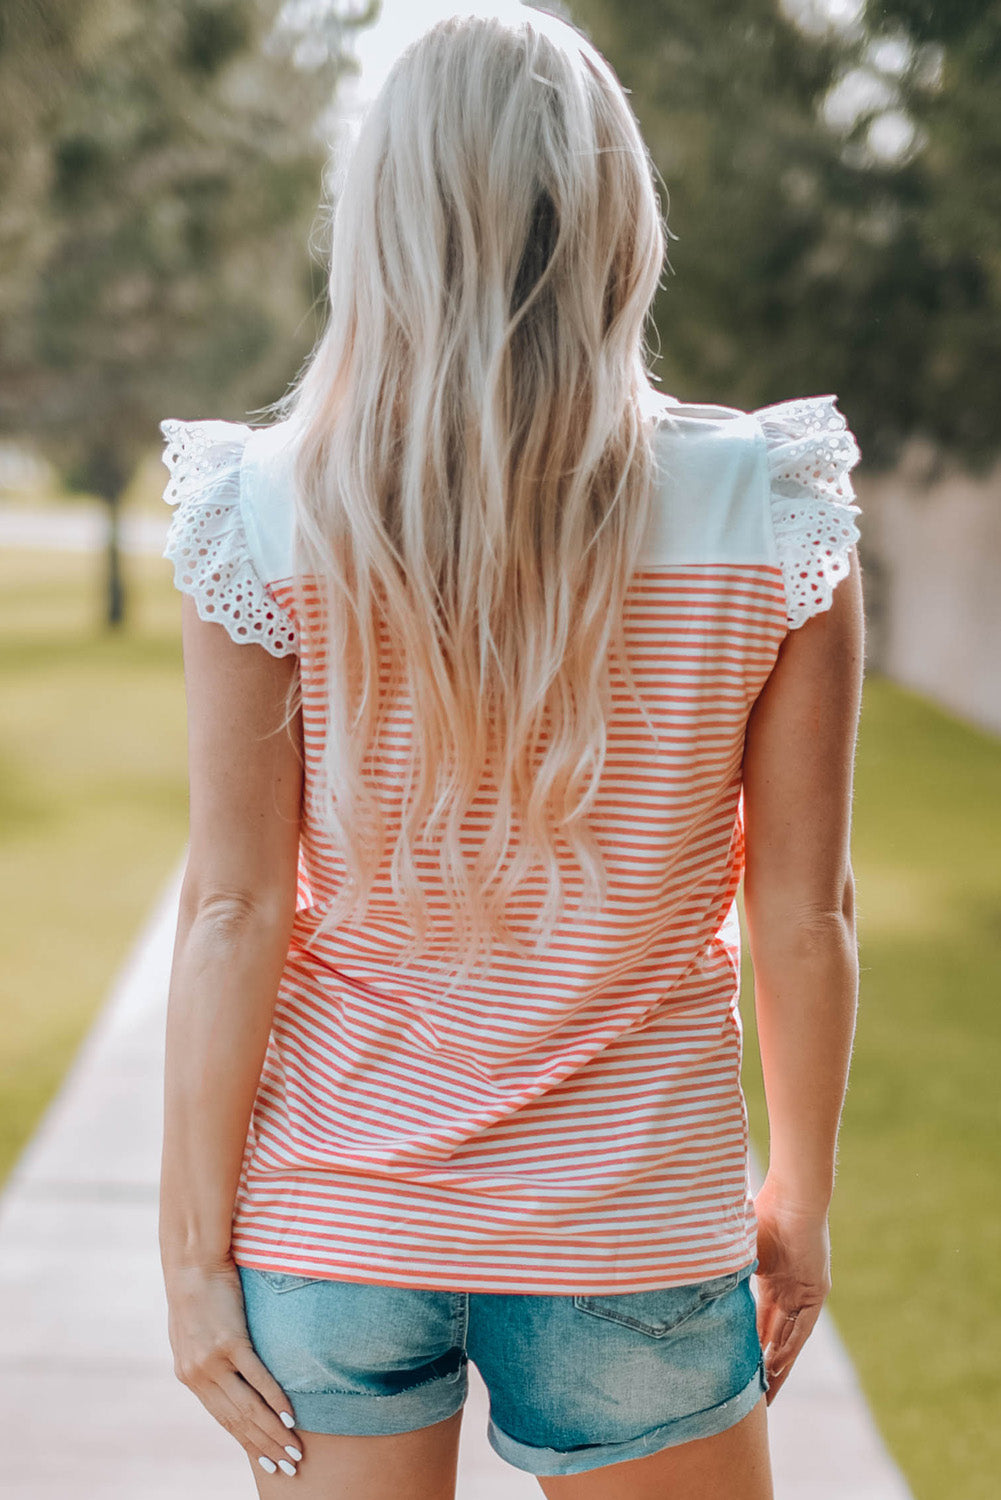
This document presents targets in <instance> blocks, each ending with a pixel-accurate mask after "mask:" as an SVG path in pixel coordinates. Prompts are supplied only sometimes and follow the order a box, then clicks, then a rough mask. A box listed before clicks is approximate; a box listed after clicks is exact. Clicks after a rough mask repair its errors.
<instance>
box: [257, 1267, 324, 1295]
mask: <svg viewBox="0 0 1001 1500" xmlns="http://www.w3.org/2000/svg"><path fill="white" fill-rule="evenodd" d="M255 1274H256V1275H258V1276H259V1277H260V1278H261V1280H262V1281H263V1282H265V1283H266V1284H267V1285H268V1286H269V1287H270V1288H271V1290H272V1291H273V1292H295V1291H298V1290H299V1288H300V1287H301V1286H314V1285H315V1284H316V1282H318V1281H323V1280H325V1279H326V1278H325V1277H323V1276H298V1275H296V1273H295V1272H293V1271H261V1270H256V1268H255Z"/></svg>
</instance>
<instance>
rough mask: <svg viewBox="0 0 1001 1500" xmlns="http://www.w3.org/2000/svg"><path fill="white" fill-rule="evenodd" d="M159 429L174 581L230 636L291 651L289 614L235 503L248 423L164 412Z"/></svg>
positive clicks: (294, 639) (294, 646)
mask: <svg viewBox="0 0 1001 1500" xmlns="http://www.w3.org/2000/svg"><path fill="white" fill-rule="evenodd" d="M160 431H161V432H162V434H163V437H164V440H165V446H164V451H163V463H164V465H165V466H166V468H167V471H168V473H169V475H170V478H169V480H168V482H167V487H166V489H165V490H164V492H163V498H164V500H166V502H167V504H168V505H174V506H176V507H177V508H176V510H175V511H174V514H173V515H172V517H171V521H170V526H169V528H168V530H167V540H166V543H165V545H164V549H163V552H162V553H161V556H162V557H165V558H168V559H169V560H170V561H171V562H172V563H173V564H174V586H175V588H178V589H180V590H181V592H182V593H186V594H190V595H191V596H192V598H193V599H194V601H195V605H196V607H197V610H198V614H199V617H200V618H201V619H203V620H216V621H218V622H219V624H221V625H224V626H225V627H226V630H227V633H228V634H229V635H230V636H231V638H232V639H233V640H234V641H238V642H242V641H257V642H258V643H259V644H260V645H262V646H263V647H264V648H265V650H266V651H268V652H270V654H271V655H272V656H287V655H289V653H290V652H296V651H297V650H298V632H297V630H296V625H295V621H294V620H293V618H292V616H291V615H290V614H289V613H288V611H287V610H285V609H283V608H282V606H281V605H280V604H279V603H278V602H277V600H276V599H275V598H274V597H273V595H272V594H271V592H270V591H269V589H268V587H267V585H266V584H265V583H264V581H263V580H262V578H261V576H260V574H259V573H258V571H257V568H256V567H255V565H254V560H253V557H252V555H251V551H250V547H249V545H248V541H247V534H246V530H245V527H244V522H243V514H242V511H241V509H240V467H241V463H242V460H243V450H244V445H245V443H246V441H247V439H248V438H249V436H250V434H251V431H252V429H251V428H250V427H248V426H246V425H245V424H244V423H241V422H223V421H201V422H179V421H176V420H175V419H173V418H168V419H167V420H165V421H163V422H161V423H160Z"/></svg>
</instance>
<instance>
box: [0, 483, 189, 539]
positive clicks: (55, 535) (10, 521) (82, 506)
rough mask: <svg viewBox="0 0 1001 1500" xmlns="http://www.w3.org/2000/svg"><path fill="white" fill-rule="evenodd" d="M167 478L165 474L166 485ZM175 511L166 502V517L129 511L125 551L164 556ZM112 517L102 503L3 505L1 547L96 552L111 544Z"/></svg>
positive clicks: (0, 508)
mask: <svg viewBox="0 0 1001 1500" xmlns="http://www.w3.org/2000/svg"><path fill="white" fill-rule="evenodd" d="M166 482H167V476H166V474H164V484H166ZM170 516H171V511H170V510H169V509H168V507H167V504H166V501H165V502H164V504H163V514H162V516H159V515H156V514H152V515H151V514H150V513H149V512H148V511H143V512H141V513H140V514H138V515H136V514H135V513H133V512H132V511H130V510H129V509H128V507H126V508H125V511H124V514H123V515H122V524H121V545H122V551H123V552H126V553H141V554H145V555H146V556H148V557H149V556H162V555H163V544H164V542H165V541H166V539H167V527H168V526H169V525H170ZM107 536H108V516H107V511H106V509H105V507H104V506H103V505H102V504H101V503H100V501H93V500H78V501H75V502H73V503H72V504H66V503H52V504H46V505H16V504H11V503H10V502H9V501H3V502H2V503H0V547H30V548H36V547H37V548H40V549H42V550H46V551H48V550H53V551H57V552H96V551H97V550H98V549H99V548H101V547H104V546H105V545H106V544H107Z"/></svg>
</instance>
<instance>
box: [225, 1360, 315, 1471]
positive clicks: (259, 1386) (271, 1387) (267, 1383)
mask: <svg viewBox="0 0 1001 1500" xmlns="http://www.w3.org/2000/svg"><path fill="white" fill-rule="evenodd" d="M232 1359H233V1367H234V1369H236V1370H238V1371H239V1373H240V1374H241V1375H242V1376H243V1378H244V1380H245V1381H247V1383H248V1385H251V1386H252V1387H253V1388H254V1390H255V1391H257V1392H258V1393H259V1394H260V1396H261V1397H262V1398H263V1400H264V1401H265V1403H266V1404H267V1406H268V1408H269V1409H270V1410H271V1411H273V1412H275V1413H276V1414H277V1419H278V1425H279V1427H280V1428H281V1429H282V1430H283V1431H284V1433H285V1438H284V1441H285V1442H286V1443H293V1444H294V1445H295V1446H296V1447H297V1448H301V1447H302V1444H301V1443H300V1441H299V1438H298V1435H294V1436H290V1435H289V1434H290V1431H291V1428H290V1426H289V1423H291V1425H292V1427H294V1425H295V1420H294V1417H295V1414H294V1412H293V1411H292V1403H291V1401H290V1400H289V1398H288V1397H287V1396H286V1394H285V1392H284V1391H283V1390H282V1388H281V1386H280V1385H279V1384H278V1382H277V1380H276V1379H275V1377H274V1376H273V1375H272V1373H271V1371H270V1370H269V1369H268V1367H267V1365H266V1364H265V1363H264V1361H263V1360H262V1359H261V1358H260V1357H259V1356H258V1353H257V1350H256V1349H255V1348H254V1346H253V1344H252V1343H251V1342H250V1340H249V1339H247V1340H246V1341H245V1342H244V1343H241V1344H239V1345H238V1346H237V1348H236V1349H234V1350H233V1354H232ZM282 1412H284V1413H285V1415H286V1417H287V1418H288V1419H289V1422H288V1423H286V1422H283V1421H282Z"/></svg>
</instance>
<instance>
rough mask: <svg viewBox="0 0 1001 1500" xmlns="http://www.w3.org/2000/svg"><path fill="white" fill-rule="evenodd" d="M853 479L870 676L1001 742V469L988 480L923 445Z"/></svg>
mask: <svg viewBox="0 0 1001 1500" xmlns="http://www.w3.org/2000/svg"><path fill="white" fill-rule="evenodd" d="M852 478H853V480H854V483H855V489H856V493H857V496H858V503H859V505H860V506H861V507H862V514H861V515H860V516H859V518H858V524H859V531H860V534H861V539H860V541H859V558H860V561H861V564H862V574H863V587H864V592H865V598H866V616H867V627H868V636H869V640H868V648H867V668H873V669H875V670H876V671H879V672H882V673H885V675H886V676H888V677H891V678H893V679H894V681H896V682H899V683H901V684H902V685H904V686H906V687H910V688H913V689H915V691H917V692H920V693H923V694H925V695H926V696H927V697H929V698H931V699H934V701H935V702H937V703H939V704H941V705H942V707H943V708H946V709H948V710H949V711H950V712H952V713H955V714H958V715H959V716H961V717H962V718H964V719H967V720H968V721H969V722H971V723H973V724H976V725H978V726H980V727H982V728H985V729H988V730H992V731H993V732H995V733H998V734H1001V464H998V465H997V466H996V467H995V468H994V469H993V471H992V472H991V473H990V474H988V475H985V476H983V477H979V478H978V477H976V476H973V475H969V474H966V473H964V472H963V471H962V470H960V469H959V468H958V467H956V466H954V465H953V464H952V463H951V462H950V461H949V460H943V459H942V458H941V457H940V456H939V455H938V454H937V453H936V452H935V451H934V450H932V449H931V448H930V447H928V446H926V445H925V444H924V443H923V442H922V441H920V440H917V439H915V440H913V441H912V442H911V444H909V445H908V448H907V449H906V451H905V453H904V455H903V457H902V460H901V462H900V464H899V465H898V466H897V468H895V469H894V470H892V471H891V472H887V473H884V474H872V475H867V474H866V473H865V460H864V458H863V460H862V463H861V464H860V465H859V466H858V468H857V469H856V470H855V471H854V473H853V475H852Z"/></svg>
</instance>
